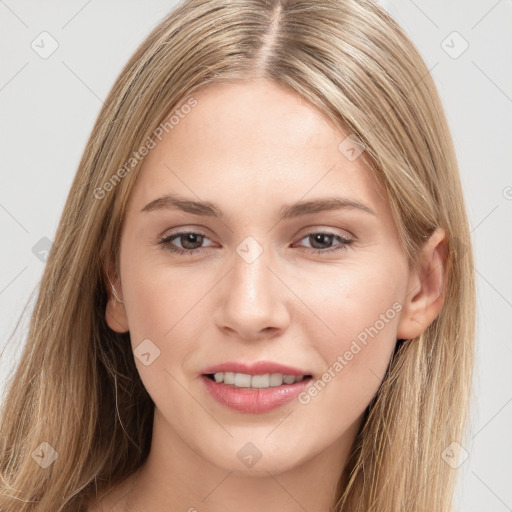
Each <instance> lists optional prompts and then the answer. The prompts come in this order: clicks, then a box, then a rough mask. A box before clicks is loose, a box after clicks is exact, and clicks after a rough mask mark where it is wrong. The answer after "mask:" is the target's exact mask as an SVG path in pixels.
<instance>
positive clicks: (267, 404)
mask: <svg viewBox="0 0 512 512" xmlns="http://www.w3.org/2000/svg"><path fill="white" fill-rule="evenodd" d="M311 377H312V375H311V374H310V373H308V372H307V371H304V370H300V369H297V368H293V367H290V366H286V365H282V364H279V363H273V362H269V361H259V362H257V363H254V364H252V365H248V364H245V363H237V362H228V363H223V364H220V365H216V366H212V367H209V368H206V369H205V370H203V372H202V380H203V382H204V383H205V385H206V388H207V390H208V391H209V393H210V394H211V395H212V396H213V398H214V399H215V400H217V401H218V402H219V403H221V404H223V405H225V406H228V407H229V408H231V409H234V410H236V411H238V412H244V413H263V412H267V411H270V410H272V409H275V408H277V407H280V406H281V405H284V404H285V403H287V402H289V401H290V400H293V399H294V398H295V397H296V396H297V395H298V394H299V393H300V392H301V391H303V390H304V388H305V387H306V386H307V385H308V384H309V381H310V380H311Z"/></svg>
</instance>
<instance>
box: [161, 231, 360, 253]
mask: <svg viewBox="0 0 512 512" xmlns="http://www.w3.org/2000/svg"><path fill="white" fill-rule="evenodd" d="M189 234H193V235H200V236H202V237H203V238H208V237H207V236H206V235H205V234H204V233H200V232H198V231H180V232H179V233H174V234H173V235H170V236H167V237H163V238H161V239H160V241H159V242H158V244H159V245H163V246H164V249H166V250H168V251H170V252H172V253H175V254H180V255H184V254H187V253H188V254H189V255H191V256H192V255H194V254H196V253H197V252H198V251H199V249H201V248H198V249H179V248H176V247H173V246H171V240H172V239H174V238H180V237H181V236H183V235H189ZM311 235H327V236H333V237H334V238H336V239H338V240H339V241H340V242H341V245H340V246H338V247H335V248H333V249H311V248H309V247H306V249H307V250H308V252H311V253H314V254H326V253H334V252H338V251H342V250H344V249H345V248H346V247H347V246H349V245H350V244H351V243H352V242H354V240H353V239H350V238H345V237H343V236H341V235H336V234H335V233H330V232H328V231H311V232H310V233H307V234H306V235H304V236H303V237H302V238H301V239H300V240H303V239H304V238H307V237H309V236H311Z"/></svg>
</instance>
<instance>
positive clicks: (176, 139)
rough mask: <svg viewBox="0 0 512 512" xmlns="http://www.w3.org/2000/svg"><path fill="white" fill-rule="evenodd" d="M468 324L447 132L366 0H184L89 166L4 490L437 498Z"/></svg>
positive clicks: (410, 59) (458, 414) (38, 332)
mask: <svg viewBox="0 0 512 512" xmlns="http://www.w3.org/2000/svg"><path fill="white" fill-rule="evenodd" d="M324 244H325V245H324ZM473 337H474V278H473V267H472V252H471V243H470V236H469V229H468V222H467V217H466V213H465V207H464V199H463V195H462V192H461V184H460V180H459V175H458V169H457V162H456V159H455V154H454V149H453V145H452V141H451V137H450V134H449V131H448V127H447V123H446V120H445V117H444V115H443V109H442V105H441V102H440V100H439V97H438V95H437V92H436V89H435V85H434V83H433V81H432V79H431V77H430V76H429V74H428V70H427V69H426V67H425V64H424V62H423V61H422V59H421V57H420V55H419V54H418V52H417V50H416V49H415V48H414V46H413V44H412V43H411V41H410V40H409V39H408V38H407V37H406V35H405V34H404V32H403V31H402V30H401V29H400V27H399V26H398V25H397V24H396V23H395V22H394V21H393V19H391V18H390V17H389V16H388V15H387V14H386V13H385V12H384V10H383V9H381V8H380V7H378V6H377V5H375V4H374V3H372V2H370V1H366V0H346V1H345V0H343V1H342V0H336V1H334V0H328V1H324V0H323V1H316V0H310V1H308V0H302V1H301V0H294V1H277V0H276V1H267V2H265V1H261V0H238V1H236V2H231V1H229V2H228V1H226V0H213V1H208V2H206V1H198V0H192V1H187V2H185V3H183V4H182V5H180V6H179V7H178V8H176V9H175V10H174V11H173V12H172V13H170V14H169V15H168V16H167V17H166V18H165V19H164V20H163V21H162V22H161V23H160V24H159V25H158V26H157V27H156V28H155V29H154V30H153V31H152V33H151V34H150V35H149V36H148V38H147V39H146V40H145V41H144V42H143V43H142V45H141V46H140V47H139V49H138V50H137V51H136V53H135V54H134V56H133V57H132V58H131V59H130V61H129V62H128V64H127V65H126V66H125V68H124V69H123V71H122V72H121V74H120V76H119V77H118V79H117V81H116V83H115V84H114V87H113V89H112V91H111V93H110V94H109V96H108V98H107V99H106V101H105V103H104V106H103V108H102V110H101V112H100V114H99V117H98V120H97V122H96V125H95V127H94V129H93V132H92V134H91V137H90V139H89V141H88V143H87V146H86V149H85V152H84V155H83V158H82V161H81V162H80V165H79V168H78V171H77V174H76V177H75V180H74V182H73V184H72V187H71V191H70V194H69V197H68V200H67V203H66V206H65V208H64V212H63V215H62V219H61V221H60V224H59V227H58V230H57V233H56V236H55V241H54V245H53V248H52V251H51V254H50V255H49V259H48V261H47V264H46V268H45V273H44V276H43V279H42V281H41V288H40V293H39V297H38V301H37V304H36V307H35V311H34V313H33V317H32V321H31V325H30V330H29V334H28V339H27V343H26V347H25V350H24V353H23V355H22V357H21V361H20V364H19V367H18V369H17V372H16V373H15V375H14V376H13V379H12V381H11V383H10V387H9V389H8V393H7V395H6V399H5V402H4V406H3V414H2V420H1V421H2V422H1V426H0V431H1V451H0V454H1V456H0V461H1V465H0V467H1V476H2V493H1V497H0V509H1V510H2V511H6V512H9V511H14V510H16V511H28V510H37V511H41V512H42V511H48V512H49V511H51V512H55V511H68V510H69V511H71V510H73V511H74V510H87V511H93V510H114V511H132V512H133V511H143V510H151V511H156V512H158V511H160V510H189V511H193V510H198V511H202V510H206V511H211V512H216V511H217V510H223V511H226V510H244V511H252V510H261V509H262V508H263V507H266V508H267V509H271V510H277V509H279V510H285V511H295V510H304V509H305V510H312V511H313V510H314V511H327V510H329V511H337V512H348V511H350V512H353V511H360V512H363V511H364V512H367V511H370V510H371V511H388V510H393V511H406V510H407V511H413V510H414V511H420V510H421V511H427V510H428V511H432V510H435V511H448V510H450V506H451V497H452V492H453V485H454V478H455V472H454V467H456V464H454V463H451V460H450V459H454V458H456V456H457V453H456V451H457V448H458V447H459V446H460V444H459V443H462V442H463V440H462V438H463V434H464V425H465V420H466V415H467V406H468V402H469V390H470V383H471V378H472V366H473Z"/></svg>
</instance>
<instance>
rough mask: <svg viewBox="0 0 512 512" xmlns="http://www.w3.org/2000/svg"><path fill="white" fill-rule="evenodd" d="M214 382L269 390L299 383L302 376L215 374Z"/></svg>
mask: <svg viewBox="0 0 512 512" xmlns="http://www.w3.org/2000/svg"><path fill="white" fill-rule="evenodd" d="M213 377H214V379H215V381H216V382H224V384H232V385H234V386H235V387H237V388H269V387H274V386H281V385H282V384H283V383H284V384H293V383H294V382H300V381H301V380H302V379H303V378H304V375H300V376H299V377H296V376H295V375H283V374H282V373H266V374H265V375H247V374H246V373H234V372H217V373H214V374H213Z"/></svg>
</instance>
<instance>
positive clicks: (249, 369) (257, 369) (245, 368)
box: [201, 361, 312, 377]
mask: <svg viewBox="0 0 512 512" xmlns="http://www.w3.org/2000/svg"><path fill="white" fill-rule="evenodd" d="M217 372H233V373H245V374H247V375H264V374H266V373H282V374H283V375H293V376H295V377H299V376H301V375H312V374H311V372H308V371H307V370H300V369H298V368H293V367H291V366H286V365H283V364H279V363H273V362H272V361H258V362H256V363H253V364H246V363H242V362H236V361H233V362H227V363H222V364H217V365H215V366H210V367H208V368H205V369H204V370H203V371H202V372H201V373H202V374H203V375H209V374H212V373H217Z"/></svg>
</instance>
